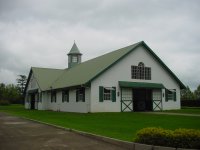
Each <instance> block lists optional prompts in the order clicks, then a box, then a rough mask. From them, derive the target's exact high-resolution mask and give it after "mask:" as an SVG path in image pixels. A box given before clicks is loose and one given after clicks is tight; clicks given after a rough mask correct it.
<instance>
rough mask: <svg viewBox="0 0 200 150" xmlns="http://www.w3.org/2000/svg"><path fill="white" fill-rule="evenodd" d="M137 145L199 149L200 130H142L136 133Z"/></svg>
mask: <svg viewBox="0 0 200 150" xmlns="http://www.w3.org/2000/svg"><path fill="white" fill-rule="evenodd" d="M135 142H137V143H143V144H149V145H158V146H167V147H175V148H194V149H199V148H200V130H194V129H176V130H174V131H172V130H165V129H162V128H153V127H152V128H144V129H141V130H139V131H138V132H137V136H136V139H135Z"/></svg>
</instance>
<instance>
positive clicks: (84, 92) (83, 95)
mask: <svg viewBox="0 0 200 150" xmlns="http://www.w3.org/2000/svg"><path fill="white" fill-rule="evenodd" d="M83 102H85V88H83Z"/></svg>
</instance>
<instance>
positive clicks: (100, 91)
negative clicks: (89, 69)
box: [99, 86, 103, 102]
mask: <svg viewBox="0 0 200 150" xmlns="http://www.w3.org/2000/svg"><path fill="white" fill-rule="evenodd" d="M99 102H103V86H99Z"/></svg>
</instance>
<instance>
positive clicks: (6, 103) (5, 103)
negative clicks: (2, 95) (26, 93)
mask: <svg viewBox="0 0 200 150" xmlns="http://www.w3.org/2000/svg"><path fill="white" fill-rule="evenodd" d="M0 105H10V102H9V101H8V100H0Z"/></svg>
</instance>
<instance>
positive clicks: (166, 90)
mask: <svg viewBox="0 0 200 150" xmlns="http://www.w3.org/2000/svg"><path fill="white" fill-rule="evenodd" d="M165 101H166V102H167V101H168V89H165Z"/></svg>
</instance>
